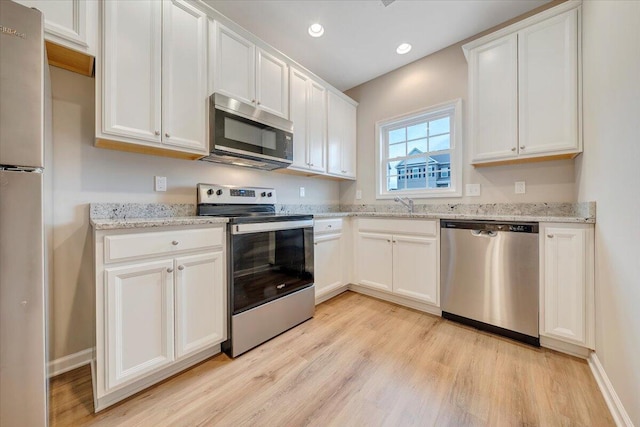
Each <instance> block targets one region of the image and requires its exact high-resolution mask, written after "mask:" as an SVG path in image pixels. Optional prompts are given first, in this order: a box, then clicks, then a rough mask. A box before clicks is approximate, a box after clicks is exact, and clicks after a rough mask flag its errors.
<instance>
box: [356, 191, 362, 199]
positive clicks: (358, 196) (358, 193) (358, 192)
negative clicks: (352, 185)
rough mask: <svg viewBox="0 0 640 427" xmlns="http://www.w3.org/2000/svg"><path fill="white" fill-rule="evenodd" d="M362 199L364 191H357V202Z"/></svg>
mask: <svg viewBox="0 0 640 427" xmlns="http://www.w3.org/2000/svg"><path fill="white" fill-rule="evenodd" d="M361 199H362V190H356V200H361Z"/></svg>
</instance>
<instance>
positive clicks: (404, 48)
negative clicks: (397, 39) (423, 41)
mask: <svg viewBox="0 0 640 427" xmlns="http://www.w3.org/2000/svg"><path fill="white" fill-rule="evenodd" d="M410 50H411V45H410V44H409V43H402V44H401V45H400V46H398V48H397V49H396V52H397V53H398V54H400V55H404V54H405V53H409V51H410Z"/></svg>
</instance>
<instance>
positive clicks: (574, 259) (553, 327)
mask: <svg viewBox="0 0 640 427" xmlns="http://www.w3.org/2000/svg"><path fill="white" fill-rule="evenodd" d="M593 240H594V230H593V225H592V224H552V223H548V224H541V227H540V252H541V253H540V289H541V295H540V301H541V313H540V335H542V336H548V337H551V338H555V339H557V340H560V341H564V342H567V343H570V344H576V345H579V346H582V347H587V348H591V349H593V348H594V344H595V342H594V332H595V331H594V329H595V328H594V317H595V316H594V278H593V276H594V265H593V263H594V247H593V245H594V242H593Z"/></svg>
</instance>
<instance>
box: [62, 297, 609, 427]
mask: <svg viewBox="0 0 640 427" xmlns="http://www.w3.org/2000/svg"><path fill="white" fill-rule="evenodd" d="M91 393H92V391H91V378H90V372H89V369H88V368H87V367H85V368H80V369H77V370H75V371H72V372H69V373H67V374H63V375H60V376H58V377H56V378H55V379H53V380H52V382H51V410H52V413H51V421H52V422H51V424H52V425H53V426H81V425H95V426H214V425H215V426H270V427H271V426H302V425H314V426H378V425H380V426H411V425H415V426H430V425H438V426H466V425H474V426H475V425H490V426H516V425H527V426H535V425H540V426H559V425H562V426H570V425H576V426H577V425H581V426H586V425H590V426H608V425H614V423H613V420H612V418H611V416H610V414H609V411H608V409H607V406H606V404H605V402H604V400H603V398H602V396H601V394H600V392H599V390H598V388H597V385H596V382H595V380H594V379H593V377H592V375H591V373H590V371H589V368H588V366H587V364H586V362H585V361H583V360H579V359H576V358H573V357H570V356H565V355H562V354H560V353H556V352H553V351H550V350H545V349H535V348H532V347H529V346H526V345H524V344H519V343H516V342H513V341H510V340H508V339H503V338H500V337H496V336H493V335H490V334H487V333H484V332H478V331H476V330H474V329H472V328H468V327H466V326H461V325H458V324H456V323H453V322H450V321H447V320H443V319H441V318H439V317H435V316H431V315H428V314H424V313H420V312H417V311H414V310H411V309H408V308H403V307H400V306H397V305H394V304H390V303H386V302H383V301H379V300H376V299H373V298H370V297H367V296H364V295H359V294H355V293H352V292H346V293H344V294H342V295H340V296H338V297H336V298H334V299H332V300H330V301H327V302H325V303H323V304H321V305H319V306H318V307H317V311H316V316H315V317H314V318H313V319H312V320H310V321H307V322H305V323H304V324H302V325H300V326H298V327H296V328H294V329H292V330H291V331H288V332H286V333H285V334H282V335H280V336H279V337H277V338H275V339H273V340H271V341H269V342H268V343H265V344H263V345H262V346H260V347H258V348H256V349H254V350H252V351H250V352H248V353H246V354H244V355H243V356H240V357H238V358H236V359H235V360H231V359H229V358H228V357H227V356H225V355H218V356H215V357H213V358H211V359H209V360H207V361H206V362H204V363H202V364H200V365H198V366H196V367H195V368H193V369H191V370H189V371H187V372H184V373H182V374H180V375H178V376H175V377H173V378H172V379H170V380H168V381H166V382H164V383H162V384H159V385H156V386H154V387H153V388H151V389H148V390H146V391H143V392H141V393H139V394H138V395H136V396H134V397H132V398H130V399H128V400H126V401H125V402H123V403H121V404H119V405H116V406H114V407H112V408H109V409H107V410H105V411H103V412H101V413H99V414H97V415H95V414H93V413H92V412H93V403H92V395H91Z"/></svg>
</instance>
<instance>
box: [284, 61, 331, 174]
mask: <svg viewBox="0 0 640 427" xmlns="http://www.w3.org/2000/svg"><path fill="white" fill-rule="evenodd" d="M289 82H290V88H289V96H290V101H289V105H290V113H291V114H290V118H291V121H292V122H293V124H294V126H293V163H292V164H291V166H289V169H295V170H301V171H313V172H319V173H324V172H325V171H326V162H325V151H326V146H327V138H326V126H327V119H326V105H327V104H326V102H327V101H326V99H327V98H326V89H325V88H324V86H322V85H321V84H320V83H318V82H316V81H314V80H313V79H312V78H311V77H309V76H307V75H306V74H304V73H303V72H301V71H299V70H297V69H295V68H293V67H292V68H291V71H290V78H289Z"/></svg>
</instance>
